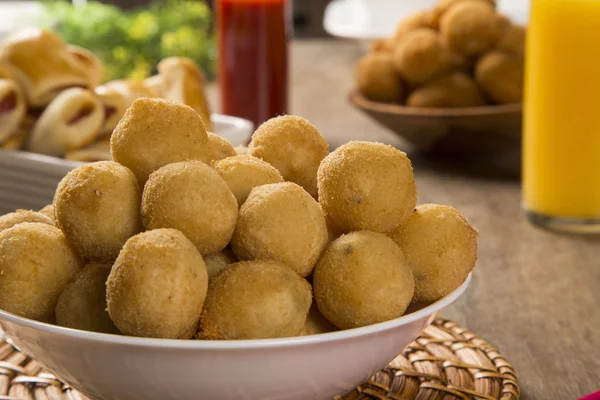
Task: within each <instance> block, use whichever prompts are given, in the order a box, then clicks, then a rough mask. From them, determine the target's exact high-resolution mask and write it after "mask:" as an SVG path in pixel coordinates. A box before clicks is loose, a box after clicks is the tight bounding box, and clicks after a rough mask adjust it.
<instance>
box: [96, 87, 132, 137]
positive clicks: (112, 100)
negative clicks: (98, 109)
mask: <svg viewBox="0 0 600 400" xmlns="http://www.w3.org/2000/svg"><path fill="white" fill-rule="evenodd" d="M94 93H96V96H98V97H99V98H100V101H101V102H102V104H103V105H104V123H103V124H102V129H101V130H100V134H101V135H110V134H111V133H112V131H113V129H115V127H116V126H117V124H118V123H119V121H120V120H121V118H122V117H123V115H124V114H125V111H126V110H127V106H128V104H127V100H126V98H125V96H124V95H123V94H122V93H121V92H119V91H117V90H115V89H111V88H110V87H107V86H98V87H97V88H96V89H94Z"/></svg>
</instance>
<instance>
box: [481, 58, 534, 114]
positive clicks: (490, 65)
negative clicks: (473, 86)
mask: <svg viewBox="0 0 600 400" xmlns="http://www.w3.org/2000/svg"><path fill="white" fill-rule="evenodd" d="M523 76H524V70H523V60H522V59H520V58H517V57H515V56H512V55H510V54H507V53H504V52H502V51H498V50H494V51H490V52H489V53H487V54H486V55H485V56H483V57H482V58H481V59H480V60H479V61H478V62H477V65H476V66H475V79H476V81H477V83H479V85H480V86H481V87H482V88H483V90H484V92H485V93H486V94H487V95H488V96H489V97H490V98H491V99H492V100H494V102H496V103H499V104H510V103H520V102H521V101H522V100H523Z"/></svg>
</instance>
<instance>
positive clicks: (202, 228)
mask: <svg viewBox="0 0 600 400" xmlns="http://www.w3.org/2000/svg"><path fill="white" fill-rule="evenodd" d="M237 218H238V204H237V201H236V199H235V196H234V195H233V193H231V190H230V189H229V187H228V186H227V183H225V181H224V180H223V179H222V178H221V177H220V176H219V174H218V173H217V172H216V171H215V170H214V169H212V168H211V167H209V166H208V165H206V164H204V163H203V162H200V161H182V162H178V163H173V164H169V165H166V166H164V167H162V168H160V169H158V170H157V171H155V172H153V173H152V174H151V175H150V179H148V182H146V186H145V187H144V192H143V194H142V221H143V223H144V226H145V227H146V228H147V229H157V228H173V229H177V230H179V231H181V232H183V234H184V235H186V236H187V237H188V238H189V239H190V240H191V241H192V243H194V244H195V245H196V247H197V248H198V251H200V253H201V254H203V255H205V254H212V253H216V252H218V251H221V250H223V249H224V248H225V246H227V244H228V243H229V241H230V239H231V235H232V234H233V230H234V229H235V224H236V221H237Z"/></svg>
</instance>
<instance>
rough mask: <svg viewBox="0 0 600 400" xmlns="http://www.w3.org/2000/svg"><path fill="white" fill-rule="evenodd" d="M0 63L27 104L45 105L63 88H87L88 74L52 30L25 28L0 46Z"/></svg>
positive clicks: (34, 105)
mask: <svg viewBox="0 0 600 400" xmlns="http://www.w3.org/2000/svg"><path fill="white" fill-rule="evenodd" d="M0 62H1V63H2V64H4V65H6V66H7V67H8V69H9V71H10V74H11V75H12V76H13V77H14V79H15V81H16V82H17V83H18V84H19V86H20V87H21V89H23V92H24V94H25V97H26V99H27V102H28V104H29V105H30V106H33V107H41V106H45V105H47V104H48V103H50V101H52V99H54V98H55V97H56V96H57V95H58V94H59V93H60V92H61V91H62V90H64V89H65V88H69V87H73V86H80V87H81V86H83V87H87V86H88V85H89V83H90V82H89V76H88V73H87V72H86V70H85V68H84V67H83V66H82V65H81V63H80V62H78V60H77V58H76V57H75V56H74V55H73V54H71V53H69V52H68V51H67V46H66V44H65V42H63V40H62V39H61V38H60V37H59V36H58V35H56V34H55V33H52V32H48V31H44V30H39V29H28V30H25V31H22V32H21V33H19V34H17V35H15V36H13V37H12V38H9V39H7V40H6V41H5V42H4V43H3V44H2V45H1V46H0Z"/></svg>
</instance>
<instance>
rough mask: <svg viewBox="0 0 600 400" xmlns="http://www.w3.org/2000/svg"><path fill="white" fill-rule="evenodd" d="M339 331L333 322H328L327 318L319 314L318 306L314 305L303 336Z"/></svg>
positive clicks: (309, 313) (307, 318)
mask: <svg viewBox="0 0 600 400" xmlns="http://www.w3.org/2000/svg"><path fill="white" fill-rule="evenodd" d="M337 330H338V329H337V328H336V327H335V325H333V324H332V323H331V322H329V321H327V318H325V317H324V316H323V314H321V313H320V312H319V309H318V308H317V304H316V303H313V305H312V306H311V307H310V311H309V312H308V317H306V323H305V324H304V329H303V330H302V335H303V336H310V335H319V334H321V333H329V332H335V331H337Z"/></svg>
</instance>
